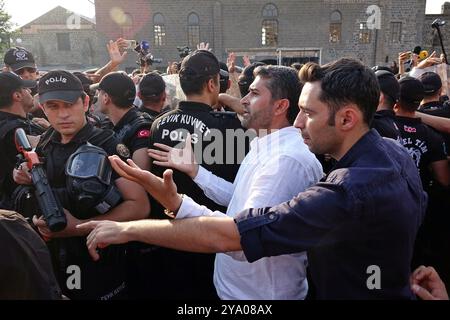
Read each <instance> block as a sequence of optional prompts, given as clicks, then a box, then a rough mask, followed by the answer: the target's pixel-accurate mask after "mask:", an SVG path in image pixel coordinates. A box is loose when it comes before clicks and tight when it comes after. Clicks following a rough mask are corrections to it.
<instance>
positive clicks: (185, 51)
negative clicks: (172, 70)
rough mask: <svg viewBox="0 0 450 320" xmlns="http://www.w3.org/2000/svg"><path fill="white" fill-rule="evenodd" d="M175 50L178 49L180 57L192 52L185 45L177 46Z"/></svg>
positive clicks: (182, 57)
mask: <svg viewBox="0 0 450 320" xmlns="http://www.w3.org/2000/svg"><path fill="white" fill-rule="evenodd" d="M177 50H178V53H179V54H180V58H181V59H184V58H186V57H187V56H188V55H190V54H191V52H192V50H191V49H190V48H189V47H188V46H186V47H177Z"/></svg>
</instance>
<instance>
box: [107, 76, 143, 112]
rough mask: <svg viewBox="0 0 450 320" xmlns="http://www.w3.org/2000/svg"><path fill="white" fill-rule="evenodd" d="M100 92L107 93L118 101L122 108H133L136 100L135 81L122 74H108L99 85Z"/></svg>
mask: <svg viewBox="0 0 450 320" xmlns="http://www.w3.org/2000/svg"><path fill="white" fill-rule="evenodd" d="M98 89H99V90H103V91H105V92H106V93H107V94H108V95H110V96H111V97H114V98H116V99H117V103H119V104H120V106H123V107H125V106H131V105H132V104H133V102H134V100H135V99H136V86H135V84H134V82H133V80H132V79H131V78H130V77H129V76H128V75H126V74H124V73H122V72H111V73H109V74H107V75H106V76H105V77H104V78H103V79H102V81H100V83H99V85H98Z"/></svg>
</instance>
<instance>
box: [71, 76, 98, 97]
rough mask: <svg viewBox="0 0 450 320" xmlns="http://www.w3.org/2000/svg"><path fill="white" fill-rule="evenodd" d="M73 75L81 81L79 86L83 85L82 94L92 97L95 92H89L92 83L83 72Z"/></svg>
mask: <svg viewBox="0 0 450 320" xmlns="http://www.w3.org/2000/svg"><path fill="white" fill-rule="evenodd" d="M73 75H74V76H75V77H77V78H78V79H79V80H80V81H81V84H82V85H83V89H84V92H85V93H86V94H87V95H89V96H90V95H93V94H94V93H95V92H92V90H91V86H92V85H93V84H94V81H92V80H91V79H89V78H88V76H87V75H86V74H84V73H83V72H74V73H73Z"/></svg>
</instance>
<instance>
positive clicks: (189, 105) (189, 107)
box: [178, 101, 213, 112]
mask: <svg viewBox="0 0 450 320" xmlns="http://www.w3.org/2000/svg"><path fill="white" fill-rule="evenodd" d="M178 109H180V110H182V111H203V112H211V111H213V109H212V108H211V106H209V105H207V104H205V103H200V102H192V101H181V102H180V103H179V105H178Z"/></svg>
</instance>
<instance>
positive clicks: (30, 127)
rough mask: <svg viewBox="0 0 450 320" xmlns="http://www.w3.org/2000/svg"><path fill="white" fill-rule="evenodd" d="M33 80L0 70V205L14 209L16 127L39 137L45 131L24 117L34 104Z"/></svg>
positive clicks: (34, 84) (2, 207) (34, 83)
mask: <svg viewBox="0 0 450 320" xmlns="http://www.w3.org/2000/svg"><path fill="white" fill-rule="evenodd" d="M35 86H36V82H35V81H32V80H22V79H21V78H19V77H18V76H17V75H15V74H13V73H10V72H2V73H0V150H2V156H1V157H0V208H1V209H8V210H10V209H14V205H13V201H12V199H11V196H12V194H13V193H14V191H15V189H16V187H17V185H16V184H15V183H14V180H13V176H12V172H13V169H14V167H15V165H16V155H17V153H18V152H17V150H16V146H15V142H14V133H15V131H16V129H18V128H23V129H24V130H25V131H26V133H27V134H29V135H32V136H38V135H40V134H42V133H43V132H44V129H43V128H42V127H40V126H39V125H37V124H35V123H33V122H32V121H30V120H29V119H27V112H29V111H30V110H31V108H32V107H33V97H32V96H31V93H30V88H34V87H35Z"/></svg>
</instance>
